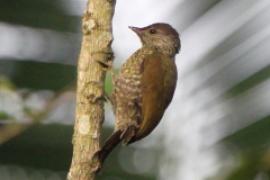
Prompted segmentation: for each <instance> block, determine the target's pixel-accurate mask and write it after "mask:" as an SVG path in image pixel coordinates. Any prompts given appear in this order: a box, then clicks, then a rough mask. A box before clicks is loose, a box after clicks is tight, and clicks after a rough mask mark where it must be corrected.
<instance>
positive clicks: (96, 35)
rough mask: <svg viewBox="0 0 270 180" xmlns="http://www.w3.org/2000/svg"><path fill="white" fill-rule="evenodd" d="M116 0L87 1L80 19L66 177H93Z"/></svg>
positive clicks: (85, 179)
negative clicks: (74, 118)
mask: <svg viewBox="0 0 270 180" xmlns="http://www.w3.org/2000/svg"><path fill="white" fill-rule="evenodd" d="M114 7H115V0H89V1H88V4H87V9H86V11H85V13H84V16H83V19H82V21H83V22H82V24H83V25H82V28H83V39H82V45H81V52H80V57H79V62H78V78H77V79H78V82H77V104H76V120H75V125H74V135H73V157H72V163H71V167H70V170H69V173H68V179H69V180H94V179H95V174H96V170H97V169H98V167H99V165H100V162H99V161H98V158H97V157H96V156H94V154H95V153H96V152H97V151H98V150H99V149H100V130H101V124H102V121H103V118H104V109H103V101H104V100H103V93H104V87H103V86H104V79H105V74H106V71H104V67H102V63H105V64H106V63H108V62H111V61H112V58H113V54H112V50H111V43H112V40H113V36H112V17H113V13H114Z"/></svg>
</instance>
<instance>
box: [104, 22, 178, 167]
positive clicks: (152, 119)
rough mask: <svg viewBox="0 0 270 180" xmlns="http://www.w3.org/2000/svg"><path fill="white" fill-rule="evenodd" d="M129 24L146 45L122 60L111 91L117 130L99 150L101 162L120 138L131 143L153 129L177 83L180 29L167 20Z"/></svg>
mask: <svg viewBox="0 0 270 180" xmlns="http://www.w3.org/2000/svg"><path fill="white" fill-rule="evenodd" d="M130 28H131V29H132V30H133V31H134V32H136V34H137V35H138V36H139V37H140V39H141V42H142V45H143V46H142V48H140V49H139V50H138V51H136V52H135V53H134V54H133V55H132V56H131V57H130V58H129V59H128V60H127V61H126V63H125V64H123V66H122V67H121V69H120V72H119V75H118V76H117V78H116V79H115V83H114V89H113V93H112V101H113V106H114V111H115V116H116V123H115V131H114V133H113V134H112V135H111V136H110V137H109V139H108V140H107V141H106V142H105V144H104V146H103V148H102V149H101V151H100V152H99V157H100V160H101V161H102V162H103V161H104V160H105V158H106V157H107V155H108V154H109V153H110V152H111V151H112V149H113V148H114V147H115V146H116V145H117V144H119V143H120V142H121V141H122V142H123V143H124V144H129V143H132V142H134V141H137V140H140V139H142V138H144V137H145V136H147V135H148V134H149V133H151V132H152V130H153V129H154V128H155V127H156V126H157V124H158V123H159V121H160V120H161V118H162V116H163V114H164V112H165V110H166V108H167V106H168V105H169V104H170V102H171V100H172V97H173V94H174V90H175V86H176V81H177V69H176V65H175V62H174V57H175V55H176V54H177V53H178V52H179V49H180V39H179V35H178V33H177V31H175V30H174V29H173V28H172V27H171V26H170V25H168V24H165V23H156V24H152V25H150V26H147V27H144V28H136V27H130Z"/></svg>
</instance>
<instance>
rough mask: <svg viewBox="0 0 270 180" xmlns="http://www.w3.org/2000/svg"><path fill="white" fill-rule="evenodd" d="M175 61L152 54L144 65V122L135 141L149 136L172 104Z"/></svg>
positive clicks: (142, 106)
mask: <svg viewBox="0 0 270 180" xmlns="http://www.w3.org/2000/svg"><path fill="white" fill-rule="evenodd" d="M175 77H176V67H175V64H174V61H173V60H172V59H170V58H169V57H167V56H164V55H162V54H159V53H155V54H151V55H149V56H147V57H146V58H145V59H144V62H143V64H142V87H141V88H142V105H141V109H142V116H143V119H142V122H141V123H140V128H139V130H138V132H137V135H136V137H135V138H134V139H133V141H136V140H139V139H141V138H143V137H145V136H146V135H148V134H149V133H150V132H151V131H152V130H153V129H154V128H155V127H156V126H157V124H158V123H159V121H160V119H161V118H162V116H163V114H164V111H165V109H166V108H167V106H168V104H169V103H170V101H171V99H172V96H173V93H174V89H175V84H176V79H175Z"/></svg>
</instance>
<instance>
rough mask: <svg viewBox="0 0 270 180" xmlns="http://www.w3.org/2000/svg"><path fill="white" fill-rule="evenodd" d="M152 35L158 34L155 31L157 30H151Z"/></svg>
mask: <svg viewBox="0 0 270 180" xmlns="http://www.w3.org/2000/svg"><path fill="white" fill-rule="evenodd" d="M149 32H150V34H156V33H157V31H156V30H155V29H150V31H149Z"/></svg>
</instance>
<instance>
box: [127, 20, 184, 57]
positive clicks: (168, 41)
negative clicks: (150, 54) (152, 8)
mask: <svg viewBox="0 0 270 180" xmlns="http://www.w3.org/2000/svg"><path fill="white" fill-rule="evenodd" d="M129 28H130V29H132V30H133V31H134V32H135V33H136V34H137V35H138V36H139V37H140V39H141V42H142V44H143V46H148V47H154V48H156V49H158V50H160V51H162V52H163V53H166V54H169V55H172V56H174V55H175V54H177V53H178V52H179V50H180V48H181V43H180V38H179V34H178V32H177V31H176V30H175V29H174V28H173V27H172V26H171V25H169V24H166V23H155V24H152V25H149V26H146V27H142V28H138V27H129Z"/></svg>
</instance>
